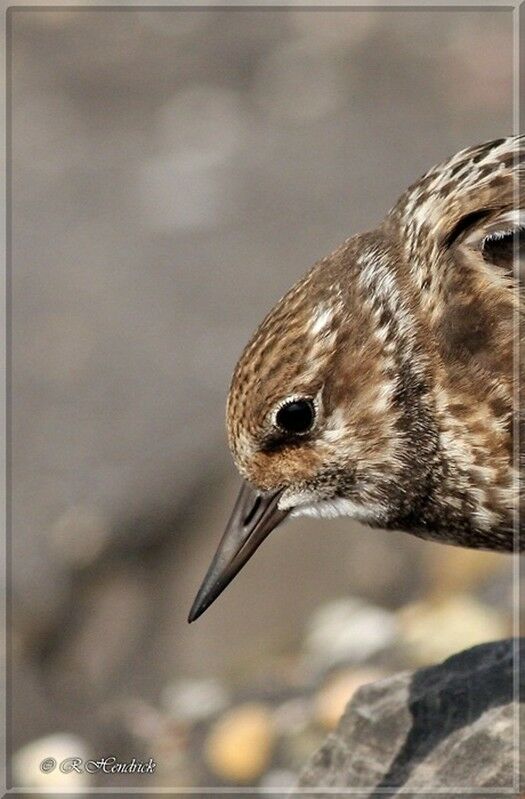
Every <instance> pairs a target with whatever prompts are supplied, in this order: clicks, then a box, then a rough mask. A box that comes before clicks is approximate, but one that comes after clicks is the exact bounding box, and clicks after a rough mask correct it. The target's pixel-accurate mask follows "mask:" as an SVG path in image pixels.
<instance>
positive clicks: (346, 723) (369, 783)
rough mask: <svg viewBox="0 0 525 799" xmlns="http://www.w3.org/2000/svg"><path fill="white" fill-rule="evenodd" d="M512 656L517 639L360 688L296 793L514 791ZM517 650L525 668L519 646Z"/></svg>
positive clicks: (523, 645) (371, 794)
mask: <svg viewBox="0 0 525 799" xmlns="http://www.w3.org/2000/svg"><path fill="white" fill-rule="evenodd" d="M513 651H514V650H513V642H512V641H511V640H505V641H498V642H496V643H490V644H483V645H481V646H476V647H473V648H472V649H469V650H466V651H464V652H461V653H460V654H458V655H454V656H453V657H451V658H448V659H447V660H445V661H444V662H443V663H441V664H439V665H437V666H431V667H429V668H425V669H420V670H419V671H415V672H404V673H401V674H397V675H395V676H393V677H391V678H388V679H385V680H381V681H380V682H377V683H374V684H372V685H368V686H365V687H363V688H362V689H360V690H359V691H358V692H357V693H356V694H355V696H354V698H353V699H352V701H351V702H350V703H349V705H348V707H347V709H346V712H345V714H344V716H343V718H342V719H341V722H340V724H339V726H338V728H337V730H336V732H335V733H332V734H331V735H330V736H329V737H328V738H327V739H326V742H325V743H324V744H323V746H322V747H321V748H320V749H319V750H318V751H317V752H316V754H315V755H314V756H313V757H312V758H311V760H310V762H309V763H308V764H307V765H306V767H305V769H304V771H303V773H302V774H301V776H300V779H299V785H298V789H297V790H298V792H299V793H300V792H301V789H305V788H325V787H326V788H327V789H331V791H329V790H327V793H326V796H331V797H333V796H334V795H336V794H334V792H333V789H334V788H338V787H340V788H363V794H362V796H363V798H364V797H375V796H380V795H382V794H383V793H384V792H385V791H386V790H387V789H389V788H390V789H393V790H394V792H395V793H398V792H399V793H401V792H402V793H403V795H406V793H407V792H410V791H415V792H416V793H417V792H418V791H420V790H425V791H431V790H432V789H434V788H435V789H436V790H437V791H440V792H443V790H444V789H448V790H449V791H450V794H451V795H453V794H454V790H455V789H456V790H461V789H462V790H463V791H464V790H465V789H467V788H471V789H472V788H473V789H477V788H479V789H481V788H483V789H491V788H493V789H494V790H495V792H497V791H498V790H502V791H504V790H505V789H507V790H508V789H509V788H511V787H512V785H513V776H514V774H515V760H514V758H515V751H516V750H515V745H514V744H515V740H514V730H515V728H514V721H515V705H514V703H513V695H514V694H513V663H514V658H513ZM519 652H520V658H521V661H522V662H523V656H524V655H525V643H524V642H523V641H520V647H519ZM520 688H523V669H522V670H521V673H520ZM520 765H521V764H520ZM316 795H317V796H322V795H324V794H322V793H321V794H319V793H316ZM354 795H355V794H354ZM491 795H492V794H491Z"/></svg>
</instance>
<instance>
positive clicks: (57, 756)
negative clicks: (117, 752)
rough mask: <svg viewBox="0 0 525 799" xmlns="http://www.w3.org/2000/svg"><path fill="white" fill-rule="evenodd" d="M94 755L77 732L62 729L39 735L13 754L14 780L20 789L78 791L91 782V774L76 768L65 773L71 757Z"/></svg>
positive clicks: (86, 757) (85, 758) (82, 757)
mask: <svg viewBox="0 0 525 799" xmlns="http://www.w3.org/2000/svg"><path fill="white" fill-rule="evenodd" d="M89 757H90V754H89V753H88V748H87V745H86V744H85V743H84V741H83V740H82V739H81V738H78V737H77V736H76V735H70V734H69V733H65V732H61V733H55V734H54V735H48V736H46V737H45V738H38V739H36V740H35V741H31V743H28V744H26V745H25V746H23V747H22V748H21V749H19V750H18V751H17V752H16V753H15V754H14V756H13V781H14V784H15V785H16V786H17V788H27V789H28V790H32V789H39V790H43V789H46V791H52V790H55V789H60V790H61V791H66V790H67V791H68V792H73V793H74V792H76V791H78V790H80V789H81V788H84V787H86V786H87V785H89V784H90V781H91V777H90V775H89V774H87V773H85V772H81V773H79V772H78V771H76V770H75V769H71V770H70V771H68V772H66V773H64V772H63V771H61V769H60V764H64V765H63V768H64V771H66V769H67V759H68V758H81V759H82V761H85V760H87V759H88V758H89Z"/></svg>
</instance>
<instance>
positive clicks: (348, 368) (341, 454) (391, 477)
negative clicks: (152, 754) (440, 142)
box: [188, 136, 525, 622]
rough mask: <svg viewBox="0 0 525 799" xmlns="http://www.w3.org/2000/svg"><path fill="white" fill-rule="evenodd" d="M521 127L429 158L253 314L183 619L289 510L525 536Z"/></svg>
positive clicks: (195, 612)
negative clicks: (215, 502) (196, 584)
mask: <svg viewBox="0 0 525 799" xmlns="http://www.w3.org/2000/svg"><path fill="white" fill-rule="evenodd" d="M524 141H525V139H524V138H523V137H520V136H508V137H505V138H500V139H496V140H492V141H489V142H485V143H483V144H478V145H475V146H470V147H467V148H466V149H463V150H461V151H460V152H457V153H456V154H455V155H453V156H452V157H450V158H448V159H447V160H445V161H443V162H442V163H440V164H438V165H437V166H434V167H433V168H431V169H430V170H429V171H428V172H426V173H425V174H424V175H423V176H422V177H421V178H420V179H419V180H417V181H416V182H415V183H413V184H412V185H411V186H410V187H409V188H408V189H407V190H406V191H405V192H404V193H403V194H402V195H401V197H400V198H399V200H398V201H397V202H396V203H395V205H394V206H393V208H391V210H390V211H388V213H387V214H386V216H385V218H384V219H383V221H382V222H381V224H380V225H379V226H378V227H377V228H376V229H374V230H371V231H368V232H365V233H362V234H357V235H353V236H351V237H350V238H348V239H346V240H345V241H344V242H343V244H342V245H340V246H339V247H338V248H337V249H335V251H334V252H332V253H331V254H330V255H328V256H326V257H325V258H322V260H320V261H318V262H317V263H315V264H314V266H313V267H312V268H311V269H310V271H309V272H307V274H306V275H305V276H304V277H303V278H302V279H300V280H299V281H298V282H297V283H296V284H295V285H294V286H293V287H292V288H291V289H290V290H289V291H288V292H287V293H286V294H285V296H284V297H283V298H282V299H281V300H279V302H278V303H277V304H276V305H275V307H274V308H273V309H272V310H271V311H270V312H269V313H268V314H267V316H266V317H265V318H264V319H263V321H262V323H261V324H260V325H259V327H258V328H257V330H256V331H255V333H254V334H253V336H252V338H251V340H250V341H249V342H248V344H247V346H246V347H245V349H244V351H243V353H242V355H241V357H240V359H239V361H238V363H237V365H236V367H235V370H234V373H233V378H232V381H231V386H230V390H229V394H228V400H227V413H226V416H227V431H228V441H229V446H230V449H231V453H232V456H233V459H234V462H235V464H236V466H237V469H238V471H239V473H240V475H241V477H242V486H241V489H240V493H239V496H238V499H237V501H236V503H235V506H234V509H233V512H232V514H231V518H230V519H229V522H228V524H227V526H226V530H225V532H224V535H223V537H222V539H221V541H220V543H219V546H218V549H217V551H216V554H215V556H214V558H213V560H212V562H211V565H210V567H209V569H208V572H207V574H206V576H205V578H204V581H203V583H202V585H201V587H200V590H199V591H198V593H197V596H196V598H195V601H194V603H193V606H192V608H191V611H190V614H189V617H188V620H189V621H190V622H192V621H194V620H195V619H196V618H198V617H199V616H200V615H201V614H202V613H203V612H204V611H205V610H206V609H207V608H208V607H209V606H210V604H211V603H212V602H213V601H214V600H215V599H216V598H217V597H218V596H219V594H220V593H221V592H222V591H223V590H224V589H225V588H226V586H227V585H228V584H229V583H230V582H231V580H232V579H233V578H234V577H235V575H236V574H237V573H238V572H239V571H240V569H241V568H242V567H243V566H244V564H245V563H246V562H247V561H248V559H249V558H250V557H251V556H252V555H253V553H254V552H255V550H256V549H257V548H258V547H259V546H260V544H261V543H262V542H263V541H264V540H265V539H266V537H267V536H268V535H269V534H270V533H271V532H272V530H274V529H275V528H276V527H277V526H278V525H280V524H282V523H283V522H284V521H285V519H287V518H290V517H296V516H302V515H305V516H315V517H318V518H330V517H335V516H348V517H351V518H353V519H355V520H358V521H359V522H362V523H364V524H365V525H368V526H370V527H376V528H382V529H386V530H402V531H406V532H408V533H411V534H413V535H415V536H418V537H420V538H423V539H428V540H431V541H437V542H443V543H446V544H455V545H459V546H463V547H471V548H474V549H486V550H493V551H499V552H517V551H521V550H522V549H523V540H524V537H523V535H522V534H521V529H522V525H520V514H519V508H520V498H521V497H522V490H521V481H520V470H519V466H520V462H521V461H520V453H519V452H518V449H519V439H520V436H519V431H520V429H521V428H522V424H521V417H520V413H519V379H518V377H519V374H518V373H519V369H518V360H519V357H518V353H519V331H520V329H521V326H520V319H521V318H522V315H523V297H522V293H521V288H520V271H522V270H523V266H524V264H525V245H524V239H523V230H524V225H525V210H524V207H525V204H524V202H523V194H524V192H523V157H524V152H525V150H524Z"/></svg>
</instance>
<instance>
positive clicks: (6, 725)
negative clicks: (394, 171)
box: [0, 0, 525, 797]
mask: <svg viewBox="0 0 525 799" xmlns="http://www.w3.org/2000/svg"><path fill="white" fill-rule="evenodd" d="M524 4H525V0H523V1H522V2H514V3H509V2H506V1H505V0H492V2H490V3H482V2H479V0H472V1H471V2H469V1H468V0H467V2H462V3H455V2H454V0H443V2H441V3H436V2H429V3H425V2H421V0H414V1H413V2H406V0H404V2H400V1H399V0H392V2H390V3H389V4H388V5H385V4H380V3H379V4H378V3H374V2H367V0H362V2H353V3H349V4H346V3H345V2H344V0H340V2H337V1H336V2H331V3H329V4H326V5H324V4H319V2H311V3H309V2H304V0H302V1H301V0H298V2H292V3H288V4H282V5H278V4H276V5H272V4H261V3H256V2H254V3H246V2H237V1H236V0H232V2H230V3H228V4H209V3H207V2H205V0H195V2H194V3H192V4H188V3H180V4H177V3H169V2H166V3H162V2H161V3H159V2H156V3H151V4H147V3H144V2H142V3H140V4H139V3H137V4H133V3H131V4H130V3H129V2H122V3H120V4H118V3H117V4H112V5H108V4H105V3H104V2H103V0H94V1H93V2H92V3H91V4H84V5H71V3H68V2H64V3H63V4H61V3H57V2H54V3H53V4H50V5H44V4H42V5H25V4H23V3H20V4H17V3H16V2H15V3H11V4H10V5H9V6H4V14H2V15H0V20H1V23H0V24H1V26H2V36H3V39H4V42H5V53H6V59H5V64H4V65H3V67H4V69H3V71H4V77H5V86H6V93H5V102H4V103H3V104H2V115H3V121H4V124H3V125H2V126H1V129H2V134H1V135H2V137H3V143H4V146H5V153H6V170H5V175H4V176H3V182H4V187H5V191H4V192H3V194H2V201H1V202H2V205H3V212H4V216H5V220H6V224H5V230H4V236H5V270H4V272H3V274H2V277H1V286H0V290H3V291H4V292H5V298H6V300H5V306H4V314H5V327H4V341H5V345H4V348H2V354H1V356H0V359H1V360H0V372H1V374H2V378H1V379H2V381H3V383H2V387H3V391H2V392H1V394H2V400H1V401H0V417H1V418H2V421H3V424H4V430H5V461H4V462H3V463H2V465H1V466H0V470H2V477H3V479H1V480H0V484H1V485H2V488H1V489H0V502H1V503H2V504H3V506H4V507H5V548H4V552H5V574H4V584H5V591H2V592H0V614H1V615H2V617H3V620H4V622H3V624H2V625H1V627H2V631H1V635H2V641H3V643H4V649H5V652H6V662H5V689H6V690H5V691H4V692H3V696H2V698H1V704H0V717H1V721H2V722H3V724H2V726H3V729H4V731H5V737H4V745H3V748H2V751H1V759H2V760H3V763H2V764H1V765H2V766H3V768H2V781H1V786H2V790H3V794H2V796H8V795H17V796H28V797H29V796H33V795H37V794H38V795H44V796H45V795H49V796H54V795H58V794H60V795H64V796H79V795H83V794H86V795H87V794H116V795H121V794H144V795H145V796H147V795H155V794H176V795H178V796H181V795H182V796H184V795H186V796H194V795H196V794H199V795H201V796H206V795H236V796H239V795H244V796H251V795H268V796H271V795H273V794H288V795H290V796H315V795H317V794H325V795H331V794H333V795H339V796H362V797H364V796H365V795H367V794H370V793H371V792H373V794H374V795H379V794H381V795H385V796H389V795H395V794H403V793H404V791H403V786H392V787H390V788H389V787H384V788H377V787H375V786H368V787H367V786H361V787H356V788H342V787H325V788H323V787H316V788H289V787H285V788H261V787H239V786H233V787H213V786H202V787H173V788H170V787H163V786H147V785H144V786H140V787H131V788H130V787H122V788H111V787H82V788H81V789H79V790H78V791H69V790H64V789H60V788H50V789H46V788H18V787H9V786H10V783H11V775H10V764H9V762H8V756H9V751H8V749H9V746H8V743H9V732H10V723H11V718H10V706H9V698H10V697H9V690H10V687H11V668H12V657H11V656H12V650H11V641H10V635H9V634H8V633H9V625H10V621H11V619H12V591H11V565H12V547H11V531H12V528H11V522H12V516H11V490H12V484H11V463H12V431H11V419H12V394H11V374H12V329H11V307H12V305H11V303H12V294H11V292H12V262H11V254H12V238H11V237H12V209H11V202H10V199H11V188H12V163H11V154H12V130H11V102H12V84H11V82H12V63H11V56H12V52H11V33H12V16H13V14H14V13H21V12H25V11H31V12H36V11H39V12H48V13H49V12H51V13H52V12H53V11H65V10H66V11H79V12H82V11H94V10H99V11H128V12H129V11H140V12H147V11H157V12H158V11H170V10H173V11H190V12H195V11H203V12H204V11H208V10H213V11H232V12H235V11H253V12H264V11H285V10H305V11H312V12H314V11H334V12H337V11H353V10H366V11H380V12H385V13H388V12H399V11H416V10H424V11H441V10H443V11H449V12H450V11H474V10H476V11H491V12H495V11H501V12H506V13H512V15H513V64H514V70H513V71H514V74H513V127H514V130H513V134H514V135H518V134H519V132H520V130H521V129H522V126H521V123H522V115H521V104H520V87H521V64H522V63H525V46H524V38H525V36H522V35H521V34H522V28H524V29H525V13H524V11H523V8H524ZM524 33H525V30H524ZM519 200H520V196H519V186H518V185H516V207H519V205H518V202H519ZM515 325H516V329H517V332H518V333H519V328H520V318H519V313H516V316H515ZM516 339H517V343H516V349H515V357H514V368H515V377H516V378H519V372H520V363H519V335H518V336H516ZM2 366H3V369H2V368H1V367H2ZM515 383H516V392H517V399H518V400H519V387H518V386H519V380H518V379H516V381H515ZM514 433H515V437H514V445H515V449H514V459H515V461H514V462H515V466H516V468H517V472H516V473H517V478H516V479H518V480H519V460H518V449H519V427H518V425H515V428H514ZM514 525H515V526H514V554H513V555H512V556H511V557H512V558H513V564H512V571H513V605H514V607H513V636H514V649H513V654H514V680H513V691H514V742H515V752H514V761H515V762H514V765H515V768H514V774H513V781H512V785H511V786H509V787H506V786H505V787H493V788H465V787H463V788H453V787H448V786H447V787H446V788H428V789H427V788H425V789H417V795H421V796H436V797H437V796H450V795H451V794H454V795H473V794H475V795H476V796H492V797H495V796H508V795H515V794H517V793H518V792H519V790H520V775H519V761H520V729H519V721H520V708H519V698H520V692H519V671H520V660H519V640H518V639H519V635H520V560H519V557H518V553H519V508H516V512H515V516H514ZM412 795H414V794H413V792H412Z"/></svg>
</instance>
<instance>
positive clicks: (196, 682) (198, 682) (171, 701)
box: [161, 677, 230, 723]
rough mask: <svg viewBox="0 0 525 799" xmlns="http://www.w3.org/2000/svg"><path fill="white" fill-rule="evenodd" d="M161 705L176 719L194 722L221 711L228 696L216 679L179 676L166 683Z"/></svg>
mask: <svg viewBox="0 0 525 799" xmlns="http://www.w3.org/2000/svg"><path fill="white" fill-rule="evenodd" d="M161 701H162V705H163V706H164V707H165V709H166V710H167V712H168V713H169V715H170V716H171V717H172V718H174V719H175V720H176V721H181V722H189V723H195V722H198V721H204V720H205V719H208V718H211V717H212V716H215V715H216V714H218V713H221V712H222V711H223V710H224V709H225V708H226V707H227V706H228V704H229V702H230V696H229V694H228V691H227V690H226V688H225V687H224V685H223V684H222V683H221V682H220V681H219V680H217V679H213V678H210V679H197V678H191V677H187V678H181V679H179V680H176V681H175V682H172V683H170V684H169V685H167V686H166V687H165V688H164V690H163V692H162V697H161Z"/></svg>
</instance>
